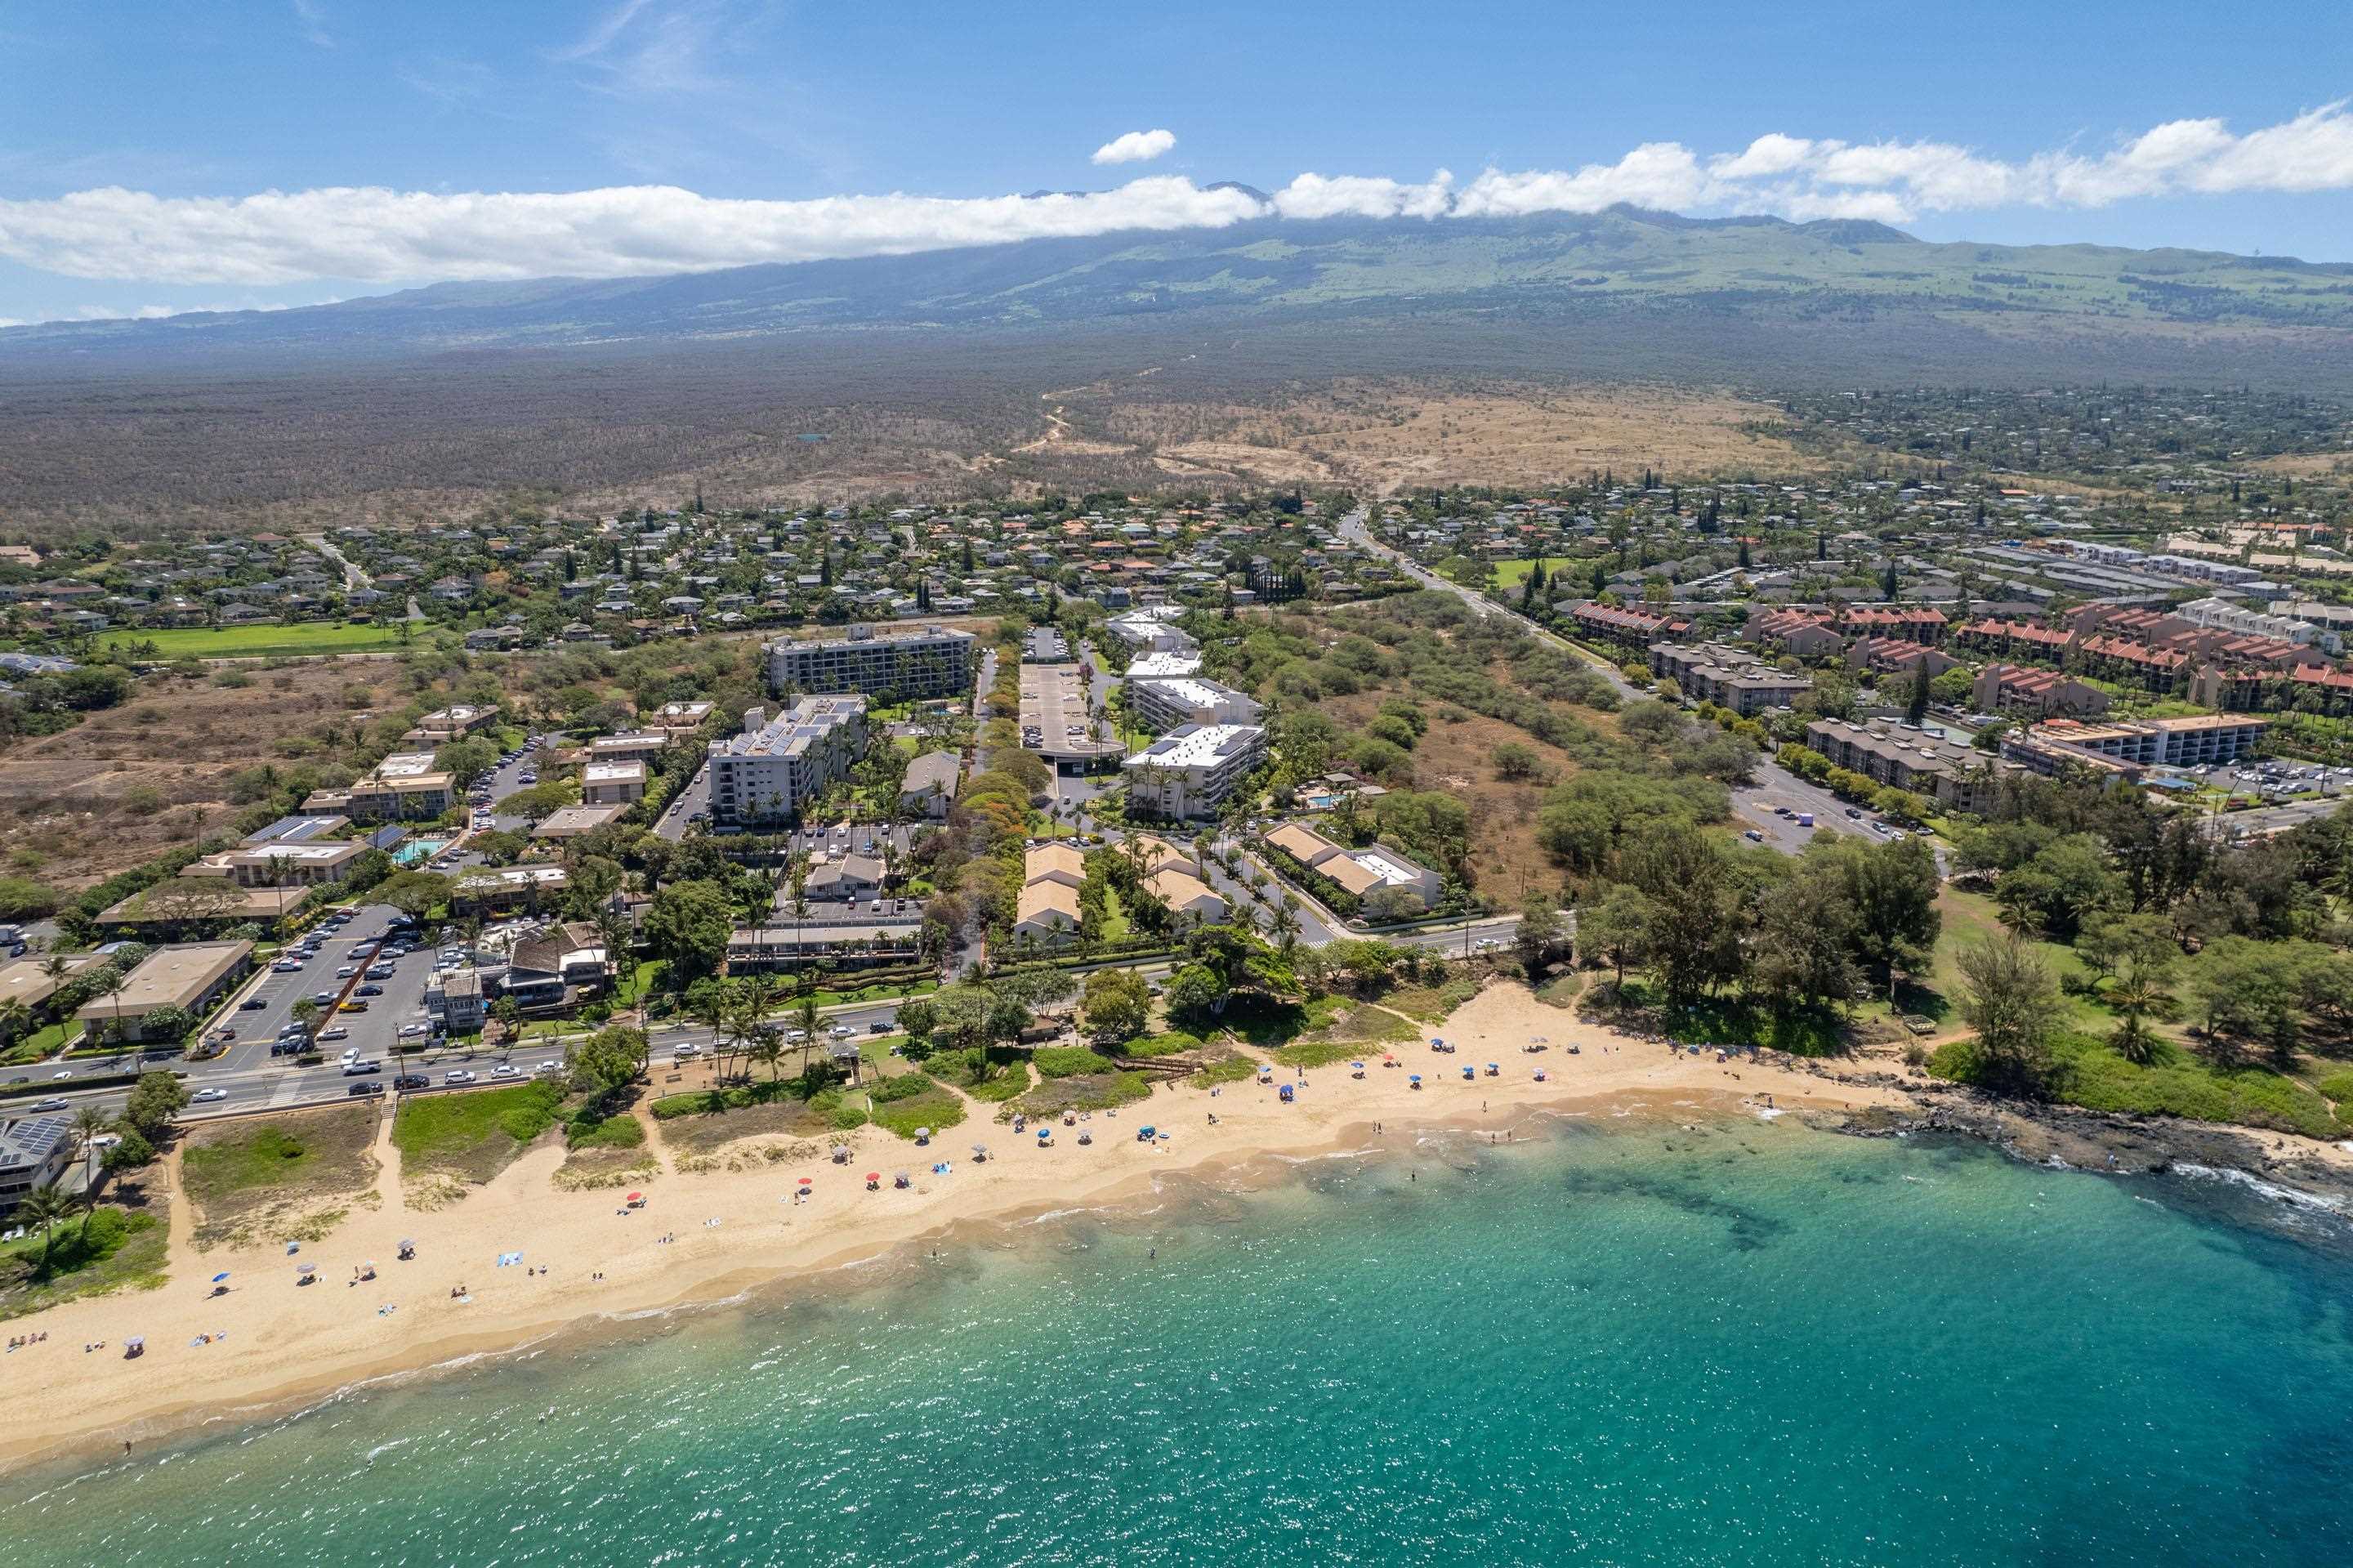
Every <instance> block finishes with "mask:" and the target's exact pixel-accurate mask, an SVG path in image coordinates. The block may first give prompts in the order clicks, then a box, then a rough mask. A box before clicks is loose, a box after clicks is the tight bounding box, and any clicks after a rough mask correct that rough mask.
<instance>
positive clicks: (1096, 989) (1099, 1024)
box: [1080, 969, 1152, 1045]
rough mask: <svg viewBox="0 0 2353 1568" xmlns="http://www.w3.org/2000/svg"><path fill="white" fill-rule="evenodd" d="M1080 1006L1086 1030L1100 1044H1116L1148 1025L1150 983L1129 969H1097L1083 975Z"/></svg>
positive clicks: (1150, 1009) (1150, 1013) (1150, 1004)
mask: <svg viewBox="0 0 2353 1568" xmlns="http://www.w3.org/2000/svg"><path fill="white" fill-rule="evenodd" d="M1080 1010H1081V1012H1082V1015H1083V1016H1084V1017H1085V1019H1086V1024H1087V1033H1089V1034H1091V1035H1092V1036H1093V1037H1094V1038H1095V1039H1096V1040H1097V1041H1098V1042H1100V1043H1102V1044H1107V1045H1116V1044H1123V1043H1124V1042H1126V1041H1129V1040H1133V1039H1134V1038H1135V1037H1136V1036H1137V1035H1139V1034H1142V1033H1144V1032H1145V1029H1146V1028H1148V1027H1149V1026H1150V1024H1151V1022H1152V987H1151V986H1150V985H1149V984H1147V983H1146V982H1145V979H1144V977H1143V976H1142V975H1140V974H1137V973H1136V972H1135V971H1134V970H1133V969H1097V970H1096V971H1095V972H1094V973H1092V974H1091V975H1089V976H1088V977H1087V987H1086V993H1085V997H1084V999H1083V1000H1082V1001H1081V1002H1080Z"/></svg>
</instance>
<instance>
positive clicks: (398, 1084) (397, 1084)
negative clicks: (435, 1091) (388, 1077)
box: [392, 1073, 433, 1089]
mask: <svg viewBox="0 0 2353 1568" xmlns="http://www.w3.org/2000/svg"><path fill="white" fill-rule="evenodd" d="M392 1086H393V1087H394V1088H396V1089H429V1088H431V1087H432V1086H433V1080H432V1079H430V1078H428V1077H427V1076H426V1075H424V1074H422V1073H403V1074H401V1075H400V1076H398V1077H396V1078H395V1079H393V1081H392Z"/></svg>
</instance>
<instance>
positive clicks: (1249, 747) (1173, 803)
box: [1122, 724, 1266, 818]
mask: <svg viewBox="0 0 2353 1568" xmlns="http://www.w3.org/2000/svg"><path fill="white" fill-rule="evenodd" d="M1265 758H1266V731H1264V730H1263V729H1261V728H1260V727H1259V726H1256V725H1246V724H1188V725H1180V726H1177V727H1176V728H1175V729H1172V730H1170V731H1169V732H1168V733H1167V734H1166V735H1164V736H1161V737H1160V738H1159V739H1158V740H1155V741H1154V742H1153V743H1152V744H1151V745H1150V746H1147V747H1145V748H1144V749H1143V750H1142V751H1139V752H1137V753H1136V754H1135V755H1134V756H1133V757H1131V758H1128V759H1127V761H1126V762H1125V763H1124V764H1123V765H1122V766H1123V768H1124V769H1125V771H1126V775H1127V794H1128V799H1129V800H1134V802H1136V804H1138V805H1140V806H1142V807H1143V808H1144V809H1145V810H1148V811H1154V812H1156V813H1158V814H1159V815H1161V816H1164V817H1177V818H1185V817H1208V816H1211V815H1213V814H1215V812H1216V811H1217V809H1218V807H1219V805H1220V804H1221V803H1222V802H1223V801H1224V800H1226V798H1227V797H1228V796H1229V795H1231V794H1232V793H1233V792H1234V790H1235V789H1237V788H1238V787H1240V783H1241V781H1242V779H1244V778H1246V777H1247V776H1248V775H1249V774H1250V770H1251V769H1252V768H1256V767H1257V766H1258V765H1259V764H1260V763H1261V761H1263V760H1265Z"/></svg>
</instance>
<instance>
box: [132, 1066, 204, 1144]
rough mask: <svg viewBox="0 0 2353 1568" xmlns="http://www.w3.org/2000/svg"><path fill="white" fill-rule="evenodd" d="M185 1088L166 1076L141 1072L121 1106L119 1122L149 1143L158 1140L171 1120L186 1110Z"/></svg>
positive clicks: (168, 1075)
mask: <svg viewBox="0 0 2353 1568" xmlns="http://www.w3.org/2000/svg"><path fill="white" fill-rule="evenodd" d="M187 1105H188V1088H187V1086H186V1085H185V1084H183V1083H181V1082H180V1080H179V1079H178V1077H176V1076H175V1075H173V1074H170V1073H164V1072H154V1073H142V1074H140V1075H139V1081H138V1082H137V1083H136V1084H133V1085H132V1087H131V1097H130V1099H129V1100H127V1101H126V1102H125V1103H124V1105H123V1107H122V1119H123V1121H124V1122H125V1123H126V1124H128V1125H129V1126H132V1127H135V1128H138V1129H139V1130H140V1132H142V1134H144V1135H145V1136H146V1138H147V1139H148V1141H150V1142H151V1143H152V1142H153V1141H154V1140H155V1139H158V1138H161V1137H162V1136H163V1134H164V1129H165V1128H169V1127H170V1126H171V1125H172V1118H174V1117H176V1116H178V1115H179V1114H180V1113H181V1112H182V1111H183V1110H185V1109H186V1108H187Z"/></svg>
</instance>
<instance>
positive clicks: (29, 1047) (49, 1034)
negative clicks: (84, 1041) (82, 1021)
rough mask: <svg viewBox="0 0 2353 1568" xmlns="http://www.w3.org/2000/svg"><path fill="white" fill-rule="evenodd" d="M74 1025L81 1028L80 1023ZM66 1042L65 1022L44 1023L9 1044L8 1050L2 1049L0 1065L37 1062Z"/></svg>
mask: <svg viewBox="0 0 2353 1568" xmlns="http://www.w3.org/2000/svg"><path fill="white" fill-rule="evenodd" d="M74 1027H75V1028H76V1029H77V1030H79V1028H80V1025H79V1024H76V1025H75V1026H74ZM65 1043H66V1026H65V1024H63V1023H49V1024H44V1025H43V1026H42V1027H40V1028H38V1029H36V1030H34V1031H33V1032H32V1033H30V1034H27V1035H26V1036H25V1037H24V1038H23V1039H22V1040H19V1041H17V1042H16V1044H14V1045H11V1046H9V1047H8V1049H7V1050H5V1051H0V1066H7V1067H16V1066H21V1065H24V1064H25V1063H26V1062H37V1061H39V1060H40V1059H41V1058H42V1057H44V1056H47V1055H52V1054H55V1053H56V1052H57V1050H58V1048H59V1047H60V1046H62V1045H64V1044H65Z"/></svg>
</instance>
